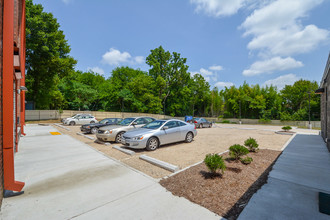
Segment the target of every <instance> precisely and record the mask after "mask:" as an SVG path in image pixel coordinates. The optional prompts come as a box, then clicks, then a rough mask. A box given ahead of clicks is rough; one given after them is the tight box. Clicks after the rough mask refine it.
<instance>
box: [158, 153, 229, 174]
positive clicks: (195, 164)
mask: <svg viewBox="0 0 330 220" xmlns="http://www.w3.org/2000/svg"><path fill="white" fill-rule="evenodd" d="M227 152H229V150H226V151H224V152H222V153H218V155H219V156H220V155H222V154H224V153H227ZM203 162H204V160H202V161H199V162H197V163H194V164H192V165H190V166H187V167H186V168H183V169H181V170H178V171H176V172H175V173H172V174H170V175H168V176H165V177H163V179H167V178H169V177H171V176H174V175H176V174H178V173H181V172H183V171H185V170H187V169H189V168H191V167H194V166H197V165H199V164H201V163H203ZM160 180H161V179H160Z"/></svg>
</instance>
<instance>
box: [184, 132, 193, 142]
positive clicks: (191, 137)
mask: <svg viewBox="0 0 330 220" xmlns="http://www.w3.org/2000/svg"><path fill="white" fill-rule="evenodd" d="M193 139H194V135H193V134H192V133H191V132H188V134H187V135H186V142H187V143H190V142H192V141H193Z"/></svg>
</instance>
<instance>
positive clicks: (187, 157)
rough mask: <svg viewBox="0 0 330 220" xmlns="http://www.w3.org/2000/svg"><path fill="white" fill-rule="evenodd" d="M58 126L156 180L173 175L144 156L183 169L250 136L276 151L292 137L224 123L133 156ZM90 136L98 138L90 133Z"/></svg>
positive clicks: (199, 130) (64, 131)
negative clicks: (193, 136) (150, 162)
mask: <svg viewBox="0 0 330 220" xmlns="http://www.w3.org/2000/svg"><path fill="white" fill-rule="evenodd" d="M226 126H227V127H226ZM54 127H55V128H56V129H58V130H59V131H60V132H61V133H63V134H68V135H71V136H72V137H74V138H76V139H78V140H80V141H82V142H84V143H86V144H89V145H90V146H92V147H94V148H95V149H97V150H99V151H101V152H103V153H104V154H106V155H108V156H110V157H113V158H115V159H117V160H119V161H121V162H123V163H125V164H127V165H129V166H131V167H133V168H135V169H137V170H140V171H142V172H144V173H146V174H147V175H149V176H152V177H154V178H162V177H165V176H168V175H169V174H171V172H169V171H167V170H164V169H162V168H159V167H157V166H154V165H151V164H149V163H148V162H145V161H143V160H140V159H139V156H140V155H142V154H146V155H148V156H150V157H153V158H156V159H159V160H162V161H165V162H167V163H170V164H173V165H176V166H179V168H180V169H182V168H185V167H188V166H190V165H193V164H195V163H198V162H200V161H202V160H204V158H205V155H206V154H209V153H221V152H224V151H226V150H228V148H229V147H230V146H231V145H233V144H243V143H244V141H245V140H246V139H248V138H249V137H252V138H255V139H256V140H257V142H258V143H259V147H260V149H272V150H280V149H281V148H282V147H283V145H284V144H285V143H286V142H287V141H288V140H289V139H290V137H291V136H290V135H280V134H275V133H274V131H271V130H260V129H266V128H267V127H265V126H261V128H256V129H254V130H252V129H251V127H247V128H246V129H245V127H244V128H243V127H240V129H238V128H235V127H233V125H223V124H220V125H214V127H212V128H202V129H197V133H198V134H197V136H196V137H195V138H194V141H193V142H192V143H184V142H181V143H177V144H170V145H165V146H162V147H160V148H158V149H157V150H155V151H146V150H134V149H132V150H133V151H135V152H136V154H135V155H133V156H130V155H127V154H124V153H122V152H120V151H118V150H116V149H113V148H112V146H113V145H118V146H122V145H121V144H116V143H112V145H109V146H106V145H103V144H98V143H95V142H94V141H93V140H89V139H87V138H85V137H83V136H79V135H77V134H76V133H77V132H80V126H67V128H70V129H71V131H67V130H65V129H63V128H60V127H58V126H54ZM259 127H260V126H259ZM242 128H243V129H242ZM253 128H254V127H253ZM89 136H95V135H92V134H89Z"/></svg>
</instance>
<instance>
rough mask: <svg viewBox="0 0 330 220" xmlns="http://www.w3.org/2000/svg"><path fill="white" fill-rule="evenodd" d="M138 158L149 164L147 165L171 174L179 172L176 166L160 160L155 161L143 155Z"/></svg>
mask: <svg viewBox="0 0 330 220" xmlns="http://www.w3.org/2000/svg"><path fill="white" fill-rule="evenodd" d="M139 158H140V159H141V160H144V161H147V162H149V163H151V164H153V165H156V166H158V167H161V168H163V169H165V170H169V171H171V172H176V171H178V170H179V167H178V166H175V165H172V164H169V163H166V162H164V161H161V160H157V159H155V158H152V157H149V156H147V155H145V154H143V155H141V156H140V157H139Z"/></svg>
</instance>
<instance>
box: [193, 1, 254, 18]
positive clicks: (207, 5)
mask: <svg viewBox="0 0 330 220" xmlns="http://www.w3.org/2000/svg"><path fill="white" fill-rule="evenodd" d="M247 1H248V0H190V3H192V4H195V5H196V12H197V13H199V12H201V11H202V12H204V13H205V14H207V15H208V16H213V17H220V16H229V15H233V14H236V13H237V11H238V10H239V9H240V8H242V7H243V6H244V5H245V2H247Z"/></svg>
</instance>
